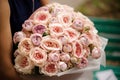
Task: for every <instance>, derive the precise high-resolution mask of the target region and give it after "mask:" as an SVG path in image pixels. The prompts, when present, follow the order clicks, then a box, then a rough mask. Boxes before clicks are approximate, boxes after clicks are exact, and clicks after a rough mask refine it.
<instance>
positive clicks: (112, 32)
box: [90, 17, 120, 80]
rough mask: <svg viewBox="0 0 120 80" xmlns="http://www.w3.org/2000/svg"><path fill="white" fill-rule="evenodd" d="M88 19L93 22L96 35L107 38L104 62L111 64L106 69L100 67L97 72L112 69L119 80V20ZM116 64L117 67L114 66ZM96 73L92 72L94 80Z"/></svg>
mask: <svg viewBox="0 0 120 80" xmlns="http://www.w3.org/2000/svg"><path fill="white" fill-rule="evenodd" d="M90 19H91V20H92V21H93V22H94V24H95V27H96V29H97V30H98V34H99V35H101V36H103V37H106V38H108V44H107V46H106V48H105V52H106V61H107V62H108V61H111V63H112V64H107V65H106V67H103V66H101V69H100V70H99V71H102V70H108V69H112V70H113V72H114V73H115V75H116V77H117V78H118V80H120V20H113V19H102V18H93V17H92V18H91V17H90ZM116 62H117V65H114V63H116ZM96 72H97V71H96ZM96 72H94V79H95V80H97V79H96V78H95V73H96Z"/></svg>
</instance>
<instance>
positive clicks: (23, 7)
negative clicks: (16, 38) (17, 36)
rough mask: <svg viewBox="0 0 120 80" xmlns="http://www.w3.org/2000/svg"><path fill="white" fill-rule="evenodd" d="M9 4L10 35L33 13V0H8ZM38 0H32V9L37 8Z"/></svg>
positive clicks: (18, 29)
mask: <svg viewBox="0 0 120 80" xmlns="http://www.w3.org/2000/svg"><path fill="white" fill-rule="evenodd" d="M9 5H10V11H11V16H10V25H11V31H12V36H13V35H14V33H15V32H17V31H20V30H21V29H22V27H21V25H22V24H23V22H24V21H25V20H26V19H28V18H29V16H30V15H31V14H32V13H33V0H9ZM40 6H41V5H40V0H34V10H36V9H37V8H39V7H40Z"/></svg>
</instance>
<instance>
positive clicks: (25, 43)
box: [18, 38, 33, 55]
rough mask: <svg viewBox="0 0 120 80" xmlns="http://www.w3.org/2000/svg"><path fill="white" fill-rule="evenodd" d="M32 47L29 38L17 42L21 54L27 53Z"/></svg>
mask: <svg viewBox="0 0 120 80" xmlns="http://www.w3.org/2000/svg"><path fill="white" fill-rule="evenodd" d="M32 48H33V44H32V42H31V40H30V39H29V38H24V39H22V41H21V42H20V43H19V44H18V49H19V51H20V53H21V54H22V55H28V54H29V53H30V50H31V49H32Z"/></svg>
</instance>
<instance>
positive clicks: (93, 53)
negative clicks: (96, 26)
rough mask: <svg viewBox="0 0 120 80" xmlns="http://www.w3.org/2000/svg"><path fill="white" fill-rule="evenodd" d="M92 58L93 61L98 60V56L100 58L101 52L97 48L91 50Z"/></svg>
mask: <svg viewBox="0 0 120 80" xmlns="http://www.w3.org/2000/svg"><path fill="white" fill-rule="evenodd" d="M91 55H92V57H93V58H94V59H98V58H99V57H100V56H101V51H100V49H99V48H97V47H94V48H93V50H92V54H91Z"/></svg>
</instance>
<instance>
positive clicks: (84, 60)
mask: <svg viewBox="0 0 120 80" xmlns="http://www.w3.org/2000/svg"><path fill="white" fill-rule="evenodd" d="M87 65H88V60H87V58H85V57H82V58H81V59H80V61H79V62H78V63H77V67H78V68H84V67H86V66H87Z"/></svg>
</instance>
